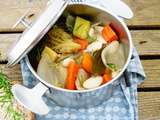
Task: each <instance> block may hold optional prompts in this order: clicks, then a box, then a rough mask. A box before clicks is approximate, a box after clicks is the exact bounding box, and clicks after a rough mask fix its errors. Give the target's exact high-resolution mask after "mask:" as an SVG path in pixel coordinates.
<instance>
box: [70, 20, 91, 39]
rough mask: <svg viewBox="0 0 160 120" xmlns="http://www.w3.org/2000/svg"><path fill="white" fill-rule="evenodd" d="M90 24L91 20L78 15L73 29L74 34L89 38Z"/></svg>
mask: <svg viewBox="0 0 160 120" xmlns="http://www.w3.org/2000/svg"><path fill="white" fill-rule="evenodd" d="M90 24H91V23H90V21H88V20H85V19H83V18H80V17H76V21H75V25H74V29H73V35H74V36H76V37H78V38H81V39H87V37H88V32H89V29H90V26H91V25H90Z"/></svg>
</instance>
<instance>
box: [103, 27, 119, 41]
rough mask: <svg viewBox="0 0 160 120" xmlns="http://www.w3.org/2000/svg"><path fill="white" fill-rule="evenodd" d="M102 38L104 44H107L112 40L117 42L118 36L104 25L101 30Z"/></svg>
mask: <svg viewBox="0 0 160 120" xmlns="http://www.w3.org/2000/svg"><path fill="white" fill-rule="evenodd" d="M102 36H103V38H104V39H105V40H106V42H109V43H110V42H112V41H114V40H118V36H117V35H116V33H115V32H114V31H113V29H112V28H111V27H110V26H109V25H106V26H105V27H104V28H103V30H102Z"/></svg>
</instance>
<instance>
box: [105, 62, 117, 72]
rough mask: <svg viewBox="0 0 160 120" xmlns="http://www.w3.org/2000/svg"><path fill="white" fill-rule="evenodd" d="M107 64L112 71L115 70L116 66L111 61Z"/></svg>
mask: <svg viewBox="0 0 160 120" xmlns="http://www.w3.org/2000/svg"><path fill="white" fill-rule="evenodd" d="M107 65H108V67H109V68H110V69H111V70H113V71H115V70H116V69H117V68H116V65H115V64H113V63H108V64H107Z"/></svg>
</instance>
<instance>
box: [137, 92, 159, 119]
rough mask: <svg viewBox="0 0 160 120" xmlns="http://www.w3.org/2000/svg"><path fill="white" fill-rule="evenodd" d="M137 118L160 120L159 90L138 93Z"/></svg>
mask: <svg viewBox="0 0 160 120" xmlns="http://www.w3.org/2000/svg"><path fill="white" fill-rule="evenodd" d="M138 111H139V120H160V92H139V93H138Z"/></svg>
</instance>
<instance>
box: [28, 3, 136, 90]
mask: <svg viewBox="0 0 160 120" xmlns="http://www.w3.org/2000/svg"><path fill="white" fill-rule="evenodd" d="M69 5H86V6H90V7H93V8H96V9H100V10H102V11H104V12H107V13H109V14H110V15H111V16H112V17H114V18H115V19H117V20H118V21H119V22H120V23H121V25H122V27H123V28H124V30H125V32H126V33H127V36H128V41H129V55H128V58H127V61H126V63H125V65H124V66H123V69H122V70H121V71H120V73H119V74H118V75H117V76H116V77H115V78H113V79H112V80H111V81H109V82H107V83H106V84H103V85H101V86H99V87H97V88H93V89H85V90H68V89H64V88H60V87H56V86H54V85H52V84H50V83H48V82H46V81H45V80H43V79H42V78H41V77H40V76H39V75H38V74H37V73H36V72H35V70H34V69H33V67H32V66H31V64H30V62H29V58H28V55H26V57H25V61H26V64H27V66H28V68H29V70H30V71H31V73H32V74H33V75H34V76H35V77H36V79H38V80H39V81H40V82H41V83H43V84H44V85H46V86H47V87H49V88H53V89H56V90H59V91H61V92H68V93H87V92H92V91H95V90H98V89H101V88H103V87H105V86H107V85H109V84H111V83H113V82H114V81H115V80H117V79H118V78H119V77H120V76H121V75H122V74H123V72H124V71H125V69H126V68H127V66H128V64H129V62H130V60H131V56H132V50H133V43H132V37H131V33H130V31H129V29H128V28H127V26H126V24H125V22H124V21H123V20H122V19H121V18H120V17H118V16H117V15H116V14H114V13H113V12H111V11H110V10H108V9H106V8H103V7H101V6H97V5H93V4H90V3H73V4H69Z"/></svg>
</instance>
